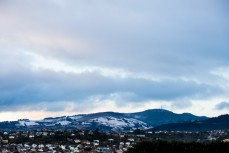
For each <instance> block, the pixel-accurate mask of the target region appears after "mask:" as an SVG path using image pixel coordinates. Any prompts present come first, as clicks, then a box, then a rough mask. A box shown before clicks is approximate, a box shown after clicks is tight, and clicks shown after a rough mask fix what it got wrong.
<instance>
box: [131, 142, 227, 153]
mask: <svg viewBox="0 0 229 153" xmlns="http://www.w3.org/2000/svg"><path fill="white" fill-rule="evenodd" d="M228 151H229V143H222V142H212V143H209V144H203V143H196V142H189V143H184V142H175V141H174V142H167V141H152V142H149V141H148V142H147V141H145V142H140V143H137V144H136V145H135V146H134V147H133V148H130V149H129V150H128V151H127V153H226V152H228Z"/></svg>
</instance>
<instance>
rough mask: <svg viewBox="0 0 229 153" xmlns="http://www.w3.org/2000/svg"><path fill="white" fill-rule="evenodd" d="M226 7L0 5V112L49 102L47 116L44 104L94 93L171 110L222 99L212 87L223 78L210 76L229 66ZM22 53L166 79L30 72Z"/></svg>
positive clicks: (178, 3)
mask: <svg viewBox="0 0 229 153" xmlns="http://www.w3.org/2000/svg"><path fill="white" fill-rule="evenodd" d="M227 3H228V2H226V1H209V0H202V1H199V0H193V1H184V0H174V1H154V0H145V1H143V2H142V1H133V0H127V1H113V0H111V1H107V0H102V1H87V0H84V1H80V0H79V1H78V0H70V1H56V0H50V1H46V0H40V1H29V0H22V1H20V2H19V1H0V4H1V5H0V8H1V9H0V29H1V30H0V32H1V36H0V55H1V56H0V103H1V110H3V108H5V109H6V108H12V107H13V106H15V107H16V106H18V107H19V106H20V105H33V104H34V105H37V106H39V107H38V108H40V106H43V105H45V104H46V105H47V106H45V107H47V109H49V110H51V109H52V108H51V107H50V106H51V105H49V103H50V104H52V103H55V102H57V101H59V102H60V101H75V102H76V103H78V104H80V103H82V102H85V101H86V100H87V99H88V98H90V97H93V96H97V95H100V96H101V97H104V98H106V97H108V98H110V95H112V94H113V93H116V94H118V95H119V96H120V97H121V99H123V100H124V101H125V100H126V101H132V102H139V101H143V100H151V99H153V100H173V101H175V102H174V103H175V104H174V106H177V107H186V105H185V104H187V105H189V103H187V102H184V103H185V104H184V105H183V104H182V102H180V99H186V98H187V99H192V98H197V99H203V98H205V97H210V96H216V95H219V93H222V94H224V92H225V91H224V90H223V89H221V88H220V87H219V86H220V84H218V82H217V81H216V79H220V78H217V76H215V75H212V74H211V71H212V70H214V69H216V68H218V67H222V66H223V67H227V66H229V63H228V57H229V52H228V49H229V43H228V41H229V29H228V27H229V17H228V14H229V12H228V10H229V9H228V5H226V4H227ZM12 52H13V53H12ZM23 52H29V53H34V54H38V55H40V56H43V57H45V58H47V59H48V58H51V59H56V60H59V61H61V62H62V63H67V64H69V65H71V66H73V67H74V66H75V65H76V66H81V65H82V66H88V67H90V66H96V67H105V68H109V69H113V68H121V69H124V70H127V71H131V72H133V73H141V72H143V73H145V74H150V75H152V76H156V77H157V78H166V79H161V80H160V81H158V82H157V81H150V80H146V79H142V78H140V79H133V78H125V79H120V78H117V79H113V78H109V77H105V76H103V75H101V74H99V73H98V72H92V73H88V72H85V73H82V74H73V73H64V72H54V71H51V70H39V71H33V70H31V69H32V68H33V67H32V66H31V65H30V64H31V63H32V62H33V61H32V60H33V59H26V58H27V57H28V56H23V55H20V56H18V54H22V53H23ZM9 53H12V54H10V56H9V55H8V54H9ZM11 56H12V57H11ZM182 77H185V78H186V80H187V81H183V80H182V79H180V78H182ZM192 79H194V80H197V81H198V83H196V82H195V81H190V80H192ZM174 80H175V81H174ZM209 84H213V85H209ZM176 101H179V102H176ZM59 105H60V106H62V104H59ZM60 109H61V107H59V108H54V107H53V110H60Z"/></svg>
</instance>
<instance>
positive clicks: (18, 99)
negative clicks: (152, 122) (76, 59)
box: [0, 67, 220, 111]
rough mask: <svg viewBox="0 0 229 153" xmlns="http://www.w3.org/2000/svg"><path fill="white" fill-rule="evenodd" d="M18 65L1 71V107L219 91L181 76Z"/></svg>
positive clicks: (164, 97) (169, 97) (133, 99)
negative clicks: (148, 76) (154, 76)
mask: <svg viewBox="0 0 229 153" xmlns="http://www.w3.org/2000/svg"><path fill="white" fill-rule="evenodd" d="M16 69H19V71H18V70H16ZM16 69H13V68H12V69H10V70H9V72H8V73H7V74H5V75H0V82H1V83H0V86H1V88H0V93H1V94H0V103H1V110H2V111H3V110H5V109H6V108H8V109H11V106H12V108H13V107H15V106H18V107H23V106H31V105H32V106H41V104H44V106H45V103H47V106H45V107H44V108H47V109H51V107H49V106H50V105H51V104H53V105H57V103H58V102H61V101H73V102H75V104H76V105H77V104H79V103H87V102H85V101H86V100H87V99H88V98H89V97H93V96H99V95H101V96H103V97H109V96H110V95H111V94H114V93H115V94H118V95H119V96H120V98H121V99H123V100H124V101H131V102H140V101H145V100H170V101H172V100H176V99H180V98H184V97H189V98H191V97H193V98H198V97H202V96H210V95H212V94H217V93H219V91H220V89H219V88H217V87H213V86H209V85H199V84H195V83H194V82H186V81H182V80H179V81H172V80H167V81H162V82H155V81H149V80H145V79H131V78H125V79H113V78H109V77H105V76H102V75H101V74H99V73H97V72H85V73H81V74H74V73H64V72H54V71H50V70H40V71H38V70H37V71H32V70H29V69H26V68H23V67H16ZM109 98H111V99H112V97H109ZM116 102H117V103H119V101H116ZM91 103H94V102H93V101H92V102H91ZM36 108H37V107H36ZM38 108H40V107H38ZM56 109H57V108H56ZM52 110H53V109H52ZM57 110H59V109H57Z"/></svg>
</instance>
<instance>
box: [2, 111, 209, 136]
mask: <svg viewBox="0 0 229 153" xmlns="http://www.w3.org/2000/svg"><path fill="white" fill-rule="evenodd" d="M203 119H207V117H203V116H202V117H200V116H195V115H193V114H190V113H183V114H176V113H173V112H172V111H168V110H164V109H148V110H145V111H142V112H135V113H119V112H110V111H109V112H98V113H91V114H78V115H72V116H60V117H47V118H44V119H41V120H29V119H20V120H18V121H14V122H0V129H12V130H13V129H19V130H20V129H41V128H54V129H86V130H95V129H100V130H102V131H130V130H136V129H143V130H144V129H150V128H153V127H155V126H159V125H162V124H168V123H180V122H187V121H194V120H203Z"/></svg>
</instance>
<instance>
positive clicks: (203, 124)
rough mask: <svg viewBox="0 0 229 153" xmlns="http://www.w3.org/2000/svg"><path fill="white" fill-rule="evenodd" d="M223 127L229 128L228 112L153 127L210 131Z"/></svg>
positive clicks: (158, 129) (169, 129)
mask: <svg viewBox="0 0 229 153" xmlns="http://www.w3.org/2000/svg"><path fill="white" fill-rule="evenodd" d="M224 129H229V115H228V114H227V115H221V116H219V117H214V118H209V119H206V120H200V121H193V122H185V123H170V124H164V125H160V126H157V127H155V128H154V130H156V131H161V130H167V131H210V130H224Z"/></svg>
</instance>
